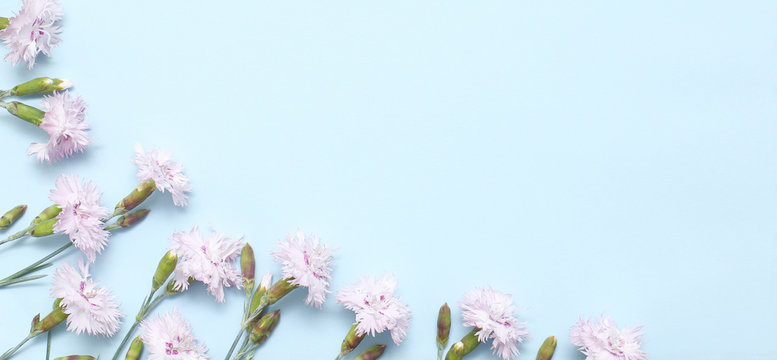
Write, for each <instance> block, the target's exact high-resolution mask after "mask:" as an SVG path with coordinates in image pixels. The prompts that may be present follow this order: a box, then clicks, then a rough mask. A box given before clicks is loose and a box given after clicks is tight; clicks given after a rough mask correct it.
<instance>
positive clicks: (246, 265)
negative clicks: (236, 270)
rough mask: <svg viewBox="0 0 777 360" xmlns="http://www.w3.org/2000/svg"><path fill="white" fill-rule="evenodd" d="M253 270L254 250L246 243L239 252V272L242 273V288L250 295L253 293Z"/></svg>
mask: <svg viewBox="0 0 777 360" xmlns="http://www.w3.org/2000/svg"><path fill="white" fill-rule="evenodd" d="M255 270H256V259H255V258H254V249H253V248H251V244H249V243H246V244H245V245H243V250H242V251H241V252H240V271H241V272H242V273H243V288H244V289H245V291H246V294H251V292H252V291H254V276H255V273H254V272H255Z"/></svg>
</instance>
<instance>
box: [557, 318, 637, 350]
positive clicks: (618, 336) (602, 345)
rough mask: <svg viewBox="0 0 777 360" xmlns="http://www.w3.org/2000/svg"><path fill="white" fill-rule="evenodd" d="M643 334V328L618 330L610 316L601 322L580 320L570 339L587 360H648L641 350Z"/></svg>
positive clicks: (570, 332) (574, 327) (571, 332)
mask: <svg viewBox="0 0 777 360" xmlns="http://www.w3.org/2000/svg"><path fill="white" fill-rule="evenodd" d="M643 333H644V331H643V329H642V327H641V326H637V327H632V328H629V327H624V328H623V329H621V330H618V327H617V325H615V323H614V322H613V321H612V320H611V319H610V317H609V316H608V317H602V319H601V320H600V321H599V322H595V321H593V319H589V320H588V321H585V320H583V319H582V318H580V320H579V321H578V323H577V324H575V326H573V327H572V328H571V329H570V330H569V337H570V340H571V342H572V345H575V346H579V347H580V349H579V350H580V352H582V353H583V354H585V356H586V359H587V360H646V359H647V355H646V354H645V353H644V352H643V351H642V350H641V349H640V346H641V344H640V342H641V341H642V335H643Z"/></svg>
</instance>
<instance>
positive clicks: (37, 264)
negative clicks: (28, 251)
mask: <svg viewBox="0 0 777 360" xmlns="http://www.w3.org/2000/svg"><path fill="white" fill-rule="evenodd" d="M71 246H73V243H71V242H70V241H68V242H67V244H65V245H62V247H60V248H59V249H57V250H54V251H53V252H52V253H51V254H48V255H46V256H44V257H43V258H41V259H40V260H38V261H36V262H34V263H32V264H30V266H27V267H26V268H24V269H21V270H19V271H17V272H15V273H13V274H11V275H10V276H8V277H6V278H4V279H2V280H0V287H4V286H7V285H10V284H13V283H9V281H12V280H14V279H17V278H19V277H20V276H24V275H27V274H29V273H31V272H33V271H36V270H39V269H42V267H40V265H41V264H43V263H44V262H46V261H48V260H49V259H51V258H53V257H54V256H57V255H58V254H59V253H61V252H63V251H65V250H67V248H69V247H71ZM31 280H34V279H31Z"/></svg>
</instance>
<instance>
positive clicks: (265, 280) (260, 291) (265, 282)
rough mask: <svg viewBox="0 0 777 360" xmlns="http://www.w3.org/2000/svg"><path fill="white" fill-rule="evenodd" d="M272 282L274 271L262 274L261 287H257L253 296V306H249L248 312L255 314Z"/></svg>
mask: <svg viewBox="0 0 777 360" xmlns="http://www.w3.org/2000/svg"><path fill="white" fill-rule="evenodd" d="M271 283H272V273H266V274H264V276H262V281H261V282H260V283H259V288H257V289H256V292H254V296H253V298H251V307H250V308H249V310H250V311H249V312H248V313H249V314H253V313H254V311H256V309H258V308H259V305H260V304H261V302H262V298H263V297H264V294H265V293H266V292H267V289H269V288H270V285H271Z"/></svg>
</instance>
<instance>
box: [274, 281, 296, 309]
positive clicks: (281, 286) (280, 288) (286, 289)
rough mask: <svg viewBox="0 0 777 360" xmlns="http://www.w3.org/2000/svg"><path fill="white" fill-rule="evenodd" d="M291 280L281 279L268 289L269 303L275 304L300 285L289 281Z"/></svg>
mask: <svg viewBox="0 0 777 360" xmlns="http://www.w3.org/2000/svg"><path fill="white" fill-rule="evenodd" d="M290 280H291V279H280V280H278V281H277V282H275V284H273V285H272V287H270V289H269V290H267V305H272V304H275V303H276V302H277V301H278V300H280V299H282V298H283V297H284V296H286V295H287V294H288V293H290V292H291V291H292V290H294V289H296V288H297V287H298V285H292V284H291V283H289V281H290Z"/></svg>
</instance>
